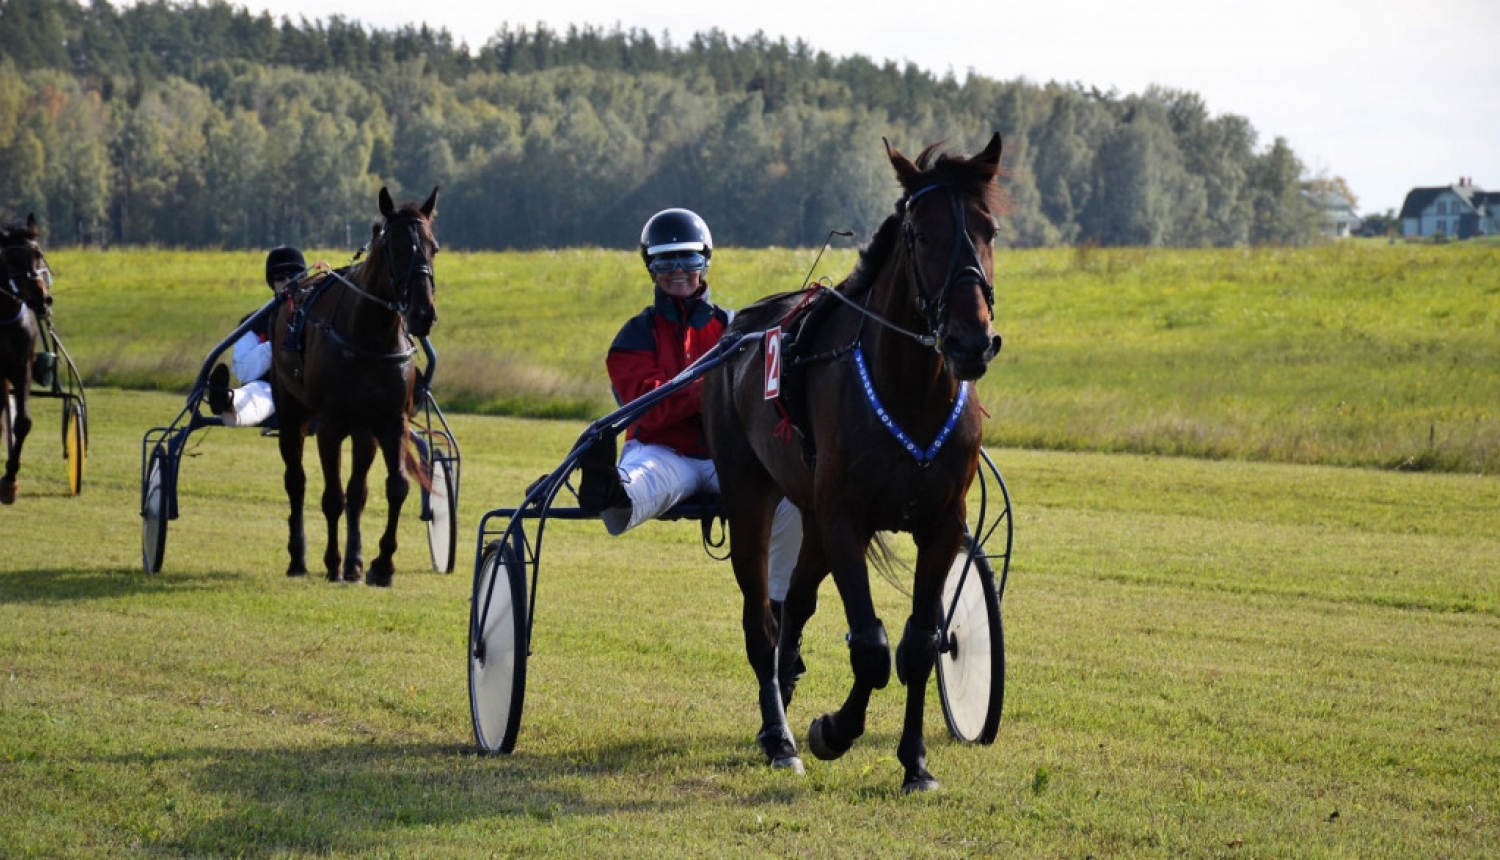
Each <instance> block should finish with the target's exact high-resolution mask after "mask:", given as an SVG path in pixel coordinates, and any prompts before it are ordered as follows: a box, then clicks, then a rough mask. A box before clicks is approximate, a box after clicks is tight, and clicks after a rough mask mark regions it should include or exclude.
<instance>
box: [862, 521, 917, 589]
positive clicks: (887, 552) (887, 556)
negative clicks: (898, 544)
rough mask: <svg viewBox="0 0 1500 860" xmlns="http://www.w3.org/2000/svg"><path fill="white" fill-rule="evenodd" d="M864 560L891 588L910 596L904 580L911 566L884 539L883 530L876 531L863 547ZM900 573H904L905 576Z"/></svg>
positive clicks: (910, 574)
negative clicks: (864, 547)
mask: <svg viewBox="0 0 1500 860" xmlns="http://www.w3.org/2000/svg"><path fill="white" fill-rule="evenodd" d="M865 561H867V562H869V564H870V566H871V567H873V568H875V572H876V573H879V574H880V578H881V579H883V580H885V581H886V582H889V583H890V584H891V586H892V587H893V588H895V589H896V590H897V591H899V592H901V593H902V594H904V595H906V596H907V597H911V588H910V587H909V586H908V585H907V584H906V580H907V579H910V578H911V577H912V575H913V572H912V569H911V566H910V565H908V564H907V563H906V562H904V561H902V560H901V557H900V556H899V555H897V554H896V550H895V548H894V547H892V546H891V544H890V542H889V541H887V540H886V537H885V532H876V533H875V537H874V539H872V540H871V541H870V545H869V546H868V547H867V548H866V549H865ZM901 574H906V576H905V578H903V577H902V576H901Z"/></svg>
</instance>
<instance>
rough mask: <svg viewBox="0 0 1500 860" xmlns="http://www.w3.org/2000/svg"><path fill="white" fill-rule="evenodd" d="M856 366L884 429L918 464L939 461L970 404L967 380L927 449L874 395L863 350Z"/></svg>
mask: <svg viewBox="0 0 1500 860" xmlns="http://www.w3.org/2000/svg"><path fill="white" fill-rule="evenodd" d="M854 366H855V367H856V368H857V369H858V370H859V381H860V384H861V385H863V386H864V388H865V399H866V400H868V401H870V407H871V408H872V409H874V410H875V417H877V418H879V419H880V423H881V424H884V425H885V429H887V430H889V431H891V435H892V436H894V437H895V438H896V442H897V444H899V445H900V446H901V447H903V448H905V449H906V450H907V452H908V453H909V454H911V455H912V456H913V457H915V458H916V459H917V464H918V465H921V466H926V465H928V464H929V463H931V462H932V461H933V460H934V459H936V457H937V455H938V451H940V450H942V447H943V443H944V442H947V441H948V437H949V436H951V435H953V428H955V427H957V426H958V418H959V416H960V415H962V414H963V412H964V406H965V405H967V404H968V402H969V383H968V381H967V380H965V381H964V382H960V383H959V384H958V398H957V399H956V400H954V401H953V412H952V413H950V414H949V415H948V420H947V421H946V422H945V423H944V424H943V429H941V430H939V431H938V434H937V438H936V439H934V440H932V445H931V446H929V447H928V448H927V450H925V451H924V450H922V447H921V446H920V445H918V444H917V443H916V442H914V441H912V438H911V437H910V436H908V435H906V431H904V430H902V429H901V428H900V427H898V426H896V420H895V419H894V418H892V417H891V416H890V413H889V412H886V411H885V406H883V405H882V404H881V402H880V395H878V394H876V393H875V383H874V382H873V381H872V380H871V379H870V370H869V368H867V367H866V366H865V352H864V349H863V348H862V347H858V346H857V347H855V348H854Z"/></svg>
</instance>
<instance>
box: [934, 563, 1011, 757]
mask: <svg viewBox="0 0 1500 860" xmlns="http://www.w3.org/2000/svg"><path fill="white" fill-rule="evenodd" d="M973 548H974V538H972V537H970V536H968V535H965V536H964V542H963V545H962V546H961V547H960V549H959V551H958V556H957V557H956V558H954V559H953V564H952V565H951V566H950V567H949V568H948V579H947V581H946V582H944V583H943V604H942V611H943V615H944V616H945V617H946V618H947V619H948V621H947V624H945V625H944V627H943V630H944V634H945V635H944V641H943V643H942V653H941V654H939V655H938V661H937V676H938V692H939V694H940V695H941V697H942V700H943V718H944V719H946V720H947V722H948V731H949V732H951V733H952V734H953V737H954V738H956V739H958V740H960V741H963V742H964V743H981V744H988V743H993V742H994V740H995V734H996V733H997V732H998V731H999V730H1000V706H1001V704H1002V703H1003V702H1004V700H1005V635H1004V631H1003V628H1002V625H1001V621H1000V598H999V595H997V594H996V593H995V574H994V571H993V570H991V569H990V563H989V560H988V559H987V558H985V556H984V554H983V548H978V550H979V551H978V552H973V553H972V563H970V559H971V550H972V549H973ZM966 567H967V571H966V570H965V568H966ZM955 598H956V599H955ZM950 613H951V614H950Z"/></svg>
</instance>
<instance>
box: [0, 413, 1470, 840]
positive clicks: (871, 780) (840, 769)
mask: <svg viewBox="0 0 1500 860" xmlns="http://www.w3.org/2000/svg"><path fill="white" fill-rule="evenodd" d="M180 404H181V399H180V397H177V396H175V395H167V394H156V393H137V392H121V391H114V390H105V389H101V390H98V391H94V392H91V397H90V406H91V419H92V427H91V429H92V430H93V434H92V439H93V447H92V449H91V452H90V453H91V457H90V460H89V471H88V475H87V484H86V488H85V491H84V494H83V495H82V496H80V497H77V498H71V497H68V496H67V495H66V491H65V487H64V483H63V473H62V463H61V461H60V460H59V459H57V442H56V437H55V433H53V432H51V428H52V427H53V426H54V422H55V421H56V416H55V413H54V412H46V411H44V410H45V408H46V407H39V412H40V413H41V414H40V415H39V419H38V421H39V427H40V428H41V429H40V430H39V432H38V433H37V435H36V436H35V441H34V443H33V447H31V448H29V452H30V453H29V454H28V457H27V464H26V469H25V471H24V472H23V485H22V498H21V501H20V502H19V503H18V504H17V505H16V506H14V507H10V508H5V509H0V546H3V547H4V552H3V554H0V739H3V741H0V856H6V857H32V856H37V857H54V856H69V857H109V858H120V857H155V856H237V857H284V856H312V855H317V856H334V857H346V856H403V857H472V856H572V857H576V856H584V857H594V856H597V857H651V858H655V857H660V856H662V855H663V854H664V853H670V854H673V855H682V856H728V857H741V856H744V857H759V856H799V857H800V856H841V857H847V856H869V857H875V856H888V857H958V856H961V857H975V856H1044V857H1050V856H1057V857H1083V856H1093V857H1101V858H1103V857H1167V856H1174V857H1178V856H1187V857H1267V858H1269V857H1289V856H1297V857H1361V858H1381V857H1413V856H1422V857H1426V856H1442V857H1476V858H1477V857H1485V856H1490V855H1492V854H1493V853H1494V849H1495V846H1496V845H1500V760H1497V759H1500V747H1497V745H1496V743H1495V739H1496V738H1497V737H1500V712H1497V711H1496V709H1495V707H1494V702H1495V701H1497V697H1500V689H1497V685H1500V681H1497V679H1500V583H1497V581H1496V579H1495V577H1494V571H1495V570H1496V569H1500V537H1497V535H1496V534H1495V530H1494V528H1493V524H1494V523H1495V522H1496V521H1497V514H1500V483H1497V481H1496V480H1495V479H1494V478H1476V477H1470V476H1460V475H1439V474H1407V473H1395V472H1379V471H1368V470H1352V469H1329V468H1320V467H1305V466H1287V465H1273V464H1254V463H1244V462H1234V463H1222V462H1209V461H1202V460H1190V459H1174V458H1159V457H1146V456H1134V455H1114V456H1105V455H1099V454H1091V453H1048V452H1034V451H1018V450H1012V449H997V450H994V451H993V452H992V453H993V454H994V456H995V457H996V459H997V461H998V463H999V464H1000V466H1001V468H1002V470H1003V471H1004V472H1005V474H1006V477H1007V479H1008V482H1009V484H1010V487H1011V491H1012V494H1013V496H1014V499H1015V515H1016V561H1015V564H1014V566H1013V568H1012V576H1011V583H1010V588H1009V591H1008V593H1007V595H1006V598H1005V618H1006V635H1007V644H1008V657H1009V672H1008V685H1007V702H1006V712H1005V722H1004V723H1003V725H1002V727H1001V731H1000V737H999V739H998V740H997V741H996V743H995V744H994V745H993V746H990V747H963V746H959V745H956V744H954V743H953V742H951V741H949V740H947V738H946V733H945V731H944V729H943V726H942V717H941V714H940V710H939V709H938V707H937V702H936V696H935V693H934V694H933V695H932V698H930V699H929V704H928V709H927V715H928V720H927V722H928V743H929V747H930V762H931V765H932V767H933V769H934V772H935V773H936V774H937V775H938V777H939V778H940V779H942V780H943V783H944V790H943V791H942V792H940V793H937V794H934V795H930V796H922V797H902V796H901V795H900V793H899V789H898V786H899V782H900V767H899V764H898V763H897V762H896V760H895V743H896V734H897V732H898V731H899V720H900V708H901V698H902V692H901V690H900V689H899V688H896V687H894V685H893V687H892V688H891V689H887V690H885V691H883V692H882V693H879V694H877V696H876V698H875V701H874V704H873V706H872V711H871V720H870V731H869V734H868V735H867V736H866V737H865V738H864V739H863V740H862V741H861V742H860V743H859V744H858V745H857V746H856V748H855V749H854V750H853V751H852V752H851V753H850V754H849V755H848V756H846V757H845V759H844V760H841V761H839V762H834V763H823V762H817V761H809V766H808V774H807V776H806V777H803V778H795V777H792V776H790V775H788V774H785V773H781V772H771V771H770V770H769V769H767V768H765V767H764V766H763V765H762V764H761V763H760V761H759V756H758V754H757V753H756V750H755V748H754V746H753V742H752V736H753V733H754V731H755V729H756V723H757V722H758V720H757V717H756V709H755V703H754V692H753V689H752V686H751V679H750V674H749V670H748V669H747V668H746V666H745V663H744V658H743V656H742V654H741V646H740V638H741V637H740V634H739V632H738V622H737V616H738V608H737V596H736V592H735V589H734V586H733V582H732V578H731V577H730V575H729V571H728V568H727V566H725V565H724V564H722V563H717V562H712V561H709V560H708V559H706V558H705V557H704V556H703V554H702V551H701V549H700V548H699V547H698V537H697V533H696V530H695V529H693V528H691V527H690V526H687V525H683V524H675V525H674V524H654V525H650V526H647V527H644V528H642V529H640V530H637V531H636V532H633V533H631V534H629V535H627V536H624V537H622V538H615V539H611V538H608V537H606V536H605V535H604V534H603V532H602V529H601V528H600V527H598V525H597V524H593V523H555V524H553V525H552V526H551V527H550V528H549V532H548V534H549V535H550V536H551V539H550V540H549V541H548V544H547V549H546V564H545V569H544V571H543V576H542V582H541V587H540V594H539V595H538V603H539V606H538V619H537V630H536V639H535V643H534V644H535V655H534V657H533V660H532V664H531V668H532V672H531V677H530V682H531V683H530V688H529V691H528V697H527V702H526V712H525V715H524V721H523V727H522V732H521V736H520V743H519V746H518V749H517V752H516V754H515V755H513V756H509V757H501V758H481V757H478V756H475V755H473V754H472V752H471V748H472V737H471V731H470V725H469V713H468V702H467V691H466V678H465V658H464V647H465V637H466V619H467V611H468V596H469V575H468V573H467V570H466V568H467V567H468V565H470V564H471V563H472V554H471V552H464V553H461V555H460V571H459V572H458V573H456V574H454V575H452V576H444V575H441V574H435V573H431V572H426V567H427V564H426V561H427V559H426V550H425V546H424V542H423V538H422V535H421V530H420V524H419V523H417V522H416V520H415V518H414V517H413V516H411V515H410V514H409V513H408V516H406V517H405V518H404V521H403V525H402V549H401V551H400V553H399V554H398V557H397V563H398V571H397V575H396V580H395V586H394V588H392V589H390V590H378V589H371V588H366V587H363V586H359V587H350V586H341V585H333V584H329V583H326V582H323V581H320V580H318V579H316V578H309V579H302V580H288V579H287V578H286V577H284V576H283V575H282V570H283V568H284V566H285V555H284V550H283V544H284V542H285V531H284V529H285V524H284V518H285V509H284V502H283V501H282V500H281V494H280V488H279V487H280V468H279V465H278V464H277V462H276V456H275V451H274V445H273V444H272V443H271V442H270V441H269V440H266V439H262V438H260V437H259V436H258V435H256V434H255V433H254V432H251V431H230V430H214V431H210V432H208V433H207V434H203V435H201V436H200V437H199V440H198V443H197V444H196V445H195V447H194V448H193V450H192V452H191V459H190V460H189V461H188V462H187V463H186V465H185V466H184V471H183V485H182V492H183V499H184V506H183V510H184V515H183V518H182V519H180V520H178V521H176V522H174V523H173V524H172V530H171V532H170V536H169V544H168V548H167V560H166V567H165V570H164V571H163V573H161V574H160V575H156V576H147V575H145V574H142V573H141V572H140V570H139V565H140V562H139V553H140V550H139V534H140V521H139V518H138V516H137V505H138V492H139V491H138V484H139V480H140V478H139V458H140V453H139V437H140V433H141V432H142V431H143V430H144V428H146V427H148V426H150V425H152V424H155V423H159V422H161V421H164V420H166V419H167V418H168V417H170V415H172V414H173V413H174V412H175V410H176V409H177V408H178V407H179V406H180ZM454 424H455V431H456V433H457V434H458V436H459V439H460V442H461V444H462V445H463V450H464V463H463V478H464V484H463V487H462V494H461V502H462V503H461V510H460V517H461V524H460V529H461V530H460V534H461V537H462V539H463V540H465V541H468V540H471V539H472V535H473V533H474V532H473V530H474V527H475V525H476V524H477V520H478V518H479V516H480V514H482V513H483V512H484V511H485V510H487V509H489V508H491V507H497V506H503V505H511V504H514V503H516V502H517V501H518V500H519V499H520V497H521V495H522V490H523V487H524V486H525V484H526V483H527V481H528V480H530V479H531V478H532V477H534V476H535V475H537V474H539V473H541V472H542V471H545V470H546V469H548V468H551V467H552V466H553V465H555V464H556V462H558V460H560V459H561V457H562V456H563V454H564V453H565V452H566V450H567V448H568V447H569V445H570V444H571V442H572V440H573V439H574V438H575V436H576V434H577V433H578V432H579V430H580V429H581V426H582V425H581V424H579V423H577V422H571V421H564V422H559V421H530V420H518V419H512V418H491V417H476V416H456V417H455V418H454ZM312 483H313V486H314V487H316V486H317V485H318V482H317V481H316V480H314V481H313V482H312ZM382 507H383V503H382V502H380V501H379V500H378V499H373V498H372V503H371V511H370V512H369V513H367V516H378V515H379V512H380V511H381V509H382ZM312 525H313V526H314V528H312V529H311V530H310V531H311V532H312V533H313V534H316V533H317V531H318V528H317V526H316V523H315V522H314V523H312ZM874 591H875V595H876V600H877V603H878V605H879V607H880V609H881V613H882V615H883V617H884V618H885V620H886V624H887V626H888V627H890V628H891V629H892V630H893V631H894V630H896V629H899V628H900V625H901V622H902V620H903V619H904V617H905V611H904V610H903V606H902V604H903V598H902V597H901V595H900V594H898V593H897V592H896V591H895V590H894V589H893V588H892V587H891V586H889V585H887V584H885V583H883V582H881V581H879V580H878V579H877V581H876V582H875V583H874ZM842 633H843V623H842V612H841V611H840V605H839V601H838V599H837V596H836V595H835V594H834V593H833V591H832V589H825V591H824V593H823V601H822V605H821V607H820V611H819V613H818V615H817V616H815V618H814V619H813V622H812V624H811V625H810V627H809V630H808V634H807V637H806V656H807V659H808V662H809V664H810V668H811V672H810V674H809V676H808V677H807V679H806V680H805V682H804V684H803V686H802V687H801V688H799V691H798V696H797V700H796V701H795V702H794V703H793V705H792V720H793V724H794V727H795V728H796V729H797V734H798V736H799V738H800V737H801V736H802V735H803V734H804V730H805V726H806V724H807V721H808V720H809V719H811V717H812V716H814V715H815V714H816V713H819V712H821V711H823V710H826V709H828V708H831V707H833V706H834V705H835V704H836V703H837V702H838V701H840V700H841V698H842V696H843V693H844V691H845V689H846V684H847V681H848V668H847V655H846V650H845V646H844V644H843V641H842V638H841V637H842Z"/></svg>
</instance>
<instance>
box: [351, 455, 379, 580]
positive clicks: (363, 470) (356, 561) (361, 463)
mask: <svg viewBox="0 0 1500 860" xmlns="http://www.w3.org/2000/svg"><path fill="white" fill-rule="evenodd" d="M350 449H351V454H350V457H349V485H348V487H346V488H345V489H344V512H345V513H346V514H347V515H348V520H347V522H346V523H345V525H344V581H345V582H359V580H360V577H361V576H363V575H364V572H365V552H364V545H363V541H364V533H363V531H362V530H361V528H360V517H361V516H362V515H363V514H364V512H365V503H366V502H367V501H369V498H370V465H371V464H373V463H374V462H375V450H376V446H375V437H374V436H373V435H371V434H370V433H368V432H356V433H354V434H353V435H352V436H351V437H350Z"/></svg>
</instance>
